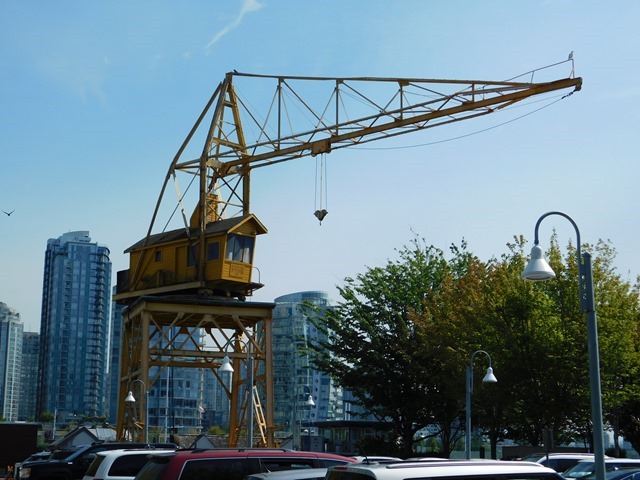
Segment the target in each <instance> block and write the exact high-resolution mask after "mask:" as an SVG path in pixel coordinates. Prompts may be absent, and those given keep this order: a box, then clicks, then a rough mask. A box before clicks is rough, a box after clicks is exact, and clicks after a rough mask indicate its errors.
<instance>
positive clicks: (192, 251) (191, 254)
mask: <svg viewBox="0 0 640 480" xmlns="http://www.w3.org/2000/svg"><path fill="white" fill-rule="evenodd" d="M196 248H197V245H189V247H188V249H187V267H193V266H195V264H196V255H197V252H196Z"/></svg>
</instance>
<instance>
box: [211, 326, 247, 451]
mask: <svg viewBox="0 0 640 480" xmlns="http://www.w3.org/2000/svg"><path fill="white" fill-rule="evenodd" d="M235 341H237V342H239V343H241V344H243V345H244V347H245V350H246V351H247V395H249V397H248V400H249V418H248V420H247V448H251V447H253V362H252V361H251V360H252V358H251V350H250V349H249V341H247V342H245V341H243V340H240V339H239V338H238V339H235ZM225 348H226V347H225ZM219 371H220V372H227V373H233V366H232V365H231V360H230V359H229V355H227V354H225V356H224V358H223V359H222V364H221V365H220V369H219Z"/></svg>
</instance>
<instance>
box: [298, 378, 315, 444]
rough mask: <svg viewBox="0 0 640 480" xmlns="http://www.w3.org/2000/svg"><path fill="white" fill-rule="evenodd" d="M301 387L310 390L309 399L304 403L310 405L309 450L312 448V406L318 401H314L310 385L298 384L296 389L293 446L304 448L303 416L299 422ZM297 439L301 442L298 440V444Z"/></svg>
mask: <svg viewBox="0 0 640 480" xmlns="http://www.w3.org/2000/svg"><path fill="white" fill-rule="evenodd" d="M299 388H304V389H307V390H309V394H308V395H307V399H306V400H305V401H304V404H305V405H307V406H308V407H309V428H308V430H307V436H308V438H309V450H311V407H313V406H315V404H316V402H314V401H313V395H312V394H311V387H310V386H309V385H298V388H297V389H296V396H295V397H294V399H293V400H294V401H293V412H294V418H293V428H294V430H293V431H294V432H296V433H294V435H293V443H294V445H293V448H294V449H295V448H296V447H297V448H298V449H299V450H302V445H301V444H302V437H301V434H302V431H301V430H302V418H300V421H299V422H298V418H297V417H298V389H299ZM296 439H299V442H297V444H296Z"/></svg>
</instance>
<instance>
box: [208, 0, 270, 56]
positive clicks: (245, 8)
mask: <svg viewBox="0 0 640 480" xmlns="http://www.w3.org/2000/svg"><path fill="white" fill-rule="evenodd" d="M262 7H264V5H263V4H261V3H260V2H259V1H258V0H244V2H243V4H242V8H241V9H240V13H239V14H238V16H237V17H236V18H235V19H234V20H233V21H232V22H231V23H229V24H228V25H227V26H225V27H224V28H223V29H222V30H220V31H219V32H218V33H216V34H215V35H214V36H213V38H212V39H211V40H210V41H209V43H207V45H206V46H205V51H206V52H207V53H208V52H209V50H210V49H211V47H213V46H214V45H215V44H216V43H218V41H219V40H220V39H221V38H222V37H224V36H225V35H226V34H227V33H229V32H230V31H231V30H233V29H234V28H236V27H237V26H238V25H240V24H241V23H242V20H243V19H244V16H245V15H246V14H247V13H250V12H257V11H258V10H260V9H261V8H262Z"/></svg>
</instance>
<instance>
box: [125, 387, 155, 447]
mask: <svg viewBox="0 0 640 480" xmlns="http://www.w3.org/2000/svg"><path fill="white" fill-rule="evenodd" d="M136 382H140V383H141V384H142V388H144V441H145V442H146V443H149V390H147V386H146V385H145V383H144V382H143V381H142V380H140V379H139V378H138V379H136V380H134V381H133V382H131V383H130V384H129V387H131V385H133V384H134V383H136ZM124 403H126V404H128V405H134V404H135V403H136V399H135V397H134V396H133V392H132V391H131V390H129V394H128V395H127V398H125V399H124ZM132 440H133V438H132Z"/></svg>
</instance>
